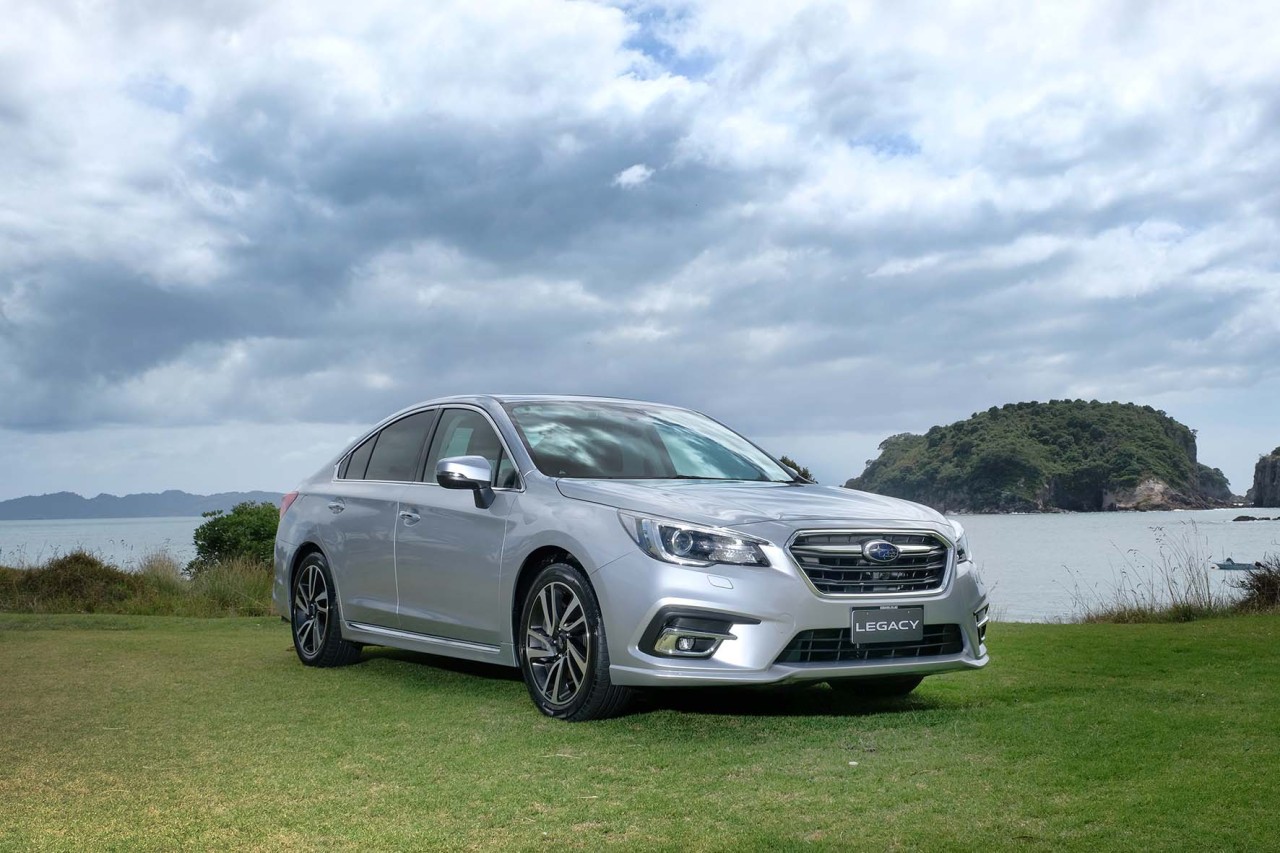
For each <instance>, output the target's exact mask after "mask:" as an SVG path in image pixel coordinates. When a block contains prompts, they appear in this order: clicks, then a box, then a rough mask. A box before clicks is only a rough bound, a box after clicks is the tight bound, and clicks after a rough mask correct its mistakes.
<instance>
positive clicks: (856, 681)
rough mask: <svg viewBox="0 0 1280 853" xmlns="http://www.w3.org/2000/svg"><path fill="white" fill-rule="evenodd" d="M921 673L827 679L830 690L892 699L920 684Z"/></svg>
mask: <svg viewBox="0 0 1280 853" xmlns="http://www.w3.org/2000/svg"><path fill="white" fill-rule="evenodd" d="M922 681H924V676H923V675H880V676H875V677H872V678H841V679H837V680H835V681H828V682H827V684H830V685H831V689H832V690H838V691H840V692H841V693H852V694H857V695H858V696H865V697H866V698H868V699H894V698H897V697H899V696H906V695H907V694H908V693H910V692H911V691H912V690H915V689H916V688H917V687H919V686H920V682H922Z"/></svg>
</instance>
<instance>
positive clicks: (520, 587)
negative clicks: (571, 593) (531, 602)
mask: <svg viewBox="0 0 1280 853" xmlns="http://www.w3.org/2000/svg"><path fill="white" fill-rule="evenodd" d="M552 563H566V564H568V565H570V566H573V567H574V568H576V569H578V571H580V572H582V577H583V579H584V580H585V581H586V582H587V584H588V585H591V578H589V577H587V572H586V570H585V569H584V568H583V566H582V561H580V560H579V559H578V558H577V557H575V556H573V553H572V552H570V551H569V550H567V549H565V548H562V547H560V546H559V545H543V546H542V547H540V548H535V549H534V550H533V551H532V552H531V553H530V554H529V556H527V557H525V558H524V562H522V563H521V564H520V571H519V572H517V573H516V582H515V584H514V585H513V586H512V589H511V613H510V617H511V648H512V651H513V652H514V651H515V649H516V648H518V646H519V642H520V611H521V609H522V608H523V607H524V597H525V594H526V593H527V592H528V591H529V587H531V586H533V579H534V578H535V577H537V576H538V572H540V571H541V570H542V569H543V568H545V567H546V566H549V565H551V564H552ZM591 591H592V592H593V593H594V592H595V587H594V586H592V590H591Z"/></svg>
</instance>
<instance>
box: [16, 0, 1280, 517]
mask: <svg viewBox="0 0 1280 853" xmlns="http://www.w3.org/2000/svg"><path fill="white" fill-rule="evenodd" d="M0 5H2V6H3V9H4V15H3V18H4V20H5V26H4V27H3V28H0V448H2V449H0V462H2V465H3V469H4V476H3V477H0V498H9V497H15V496H18V495H22V494H29V493H43V492H50V491H57V490H63V489H66V490H71V491H78V492H81V493H82V494H86V495H93V494H97V493H98V492H102V491H106V492H114V493H124V492H132V491H143V490H161V489H165V488H181V489H186V490H189V491H196V492H211V491H220V490H232V489H251V488H263V489H272V490H278V491H284V490H287V489H288V488H289V487H291V486H292V485H293V484H294V483H295V482H296V481H297V480H299V479H300V478H301V477H303V476H305V475H307V474H309V473H311V472H312V471H313V470H315V469H316V468H317V467H319V465H320V464H322V463H323V462H324V461H325V460H326V459H327V458H328V457H329V456H330V455H331V454H332V453H334V452H336V450H337V449H339V447H340V446H341V444H342V443H343V442H344V441H346V440H347V439H348V438H349V437H351V436H353V435H354V434H355V433H356V432H357V431H359V430H360V429H361V428H362V427H363V426H364V425H366V424H367V423H369V422H371V421H374V420H377V419H379V418H381V417H382V416H383V415H385V414H387V413H389V412H390V411H392V410H394V409H397V408H400V407H401V406H403V405H406V404H408V403H411V402H414V401H417V400H421V399H425V398H428V397H433V396H437V395H442V394H451V393H465V392H476V391H480V392H485V391H497V392H503V391H531V392H553V393H588V394H610V395H621V396H628V397H640V398H646V399H654V400H659V401H666V402H673V403H678V404H683V405H687V406H692V407H695V408H698V409H700V410H703V411H706V412H708V413H710V414H712V415H714V416H716V417H718V418H720V419H721V420H724V421H726V422H728V423H729V424H731V425H733V426H735V427H737V428H738V429H739V430H740V431H742V432H744V433H746V434H747V435H749V436H751V437H752V438H754V439H756V440H757V441H758V442H760V443H761V444H763V445H764V446H765V447H766V448H768V449H770V450H772V451H773V452H775V453H786V454H788V455H791V456H794V457H796V458H797V459H799V460H800V461H801V462H803V463H805V464H807V465H809V466H810V467H811V468H812V469H813V470H814V472H815V474H816V475H817V476H818V478H819V479H820V480H822V481H824V482H831V483H842V482H843V481H844V480H845V479H846V478H848V477H850V476H854V475H856V474H858V473H860V472H861V470H862V467H863V463H864V461H865V460H866V459H868V458H870V457H871V456H873V455H875V452H876V445H877V444H878V443H879V442H880V441H881V440H882V439H883V438H884V437H885V436H887V435H890V434H892V433H897V432H903V431H908V430H909V431H923V430H924V429H927V428H928V427H929V426H931V425H933V424H936V423H948V422H951V421H954V420H958V419H961V418H964V417H967V416H969V415H970V414H971V413H973V412H975V411H979V410H982V409H985V408H987V407H989V406H991V405H997V404H1002V403H1006V402H1014V401H1019V400H1048V399H1051V398H1076V397H1082V398H1086V399H1093V398H1097V399H1101V400H1121V401H1134V402H1139V403H1146V404H1150V405H1153V406H1155V407H1157V408H1161V409H1165V410H1166V411H1168V412H1169V413H1170V414H1172V415H1173V416H1175V417H1177V418H1178V419H1179V420H1182V421H1183V422H1185V423H1186V424H1188V425H1189V426H1191V427H1193V428H1195V429H1197V430H1198V431H1199V437H1200V456H1201V460H1202V461H1205V462H1207V463H1209V464H1210V465H1215V466H1219V467H1221V468H1223V470H1224V471H1225V472H1226V473H1227V475H1228V476H1229V477H1230V479H1231V482H1232V485H1233V486H1234V488H1235V489H1236V491H1238V492H1243V490H1244V489H1245V488H1246V487H1247V486H1248V483H1249V480H1250V478H1251V476H1252V467H1253V463H1254V461H1255V460H1256V459H1257V457H1258V455H1259V454H1260V453H1263V452H1266V451H1269V450H1271V449H1272V448H1273V447H1275V446H1276V445H1277V444H1280V25H1277V20H1276V12H1275V7H1274V4H1273V3H1271V2H1265V0H1264V2H1259V3H1256V4H1253V3H1246V2H1237V3H1225V4H1205V3H1199V2H1196V3H1185V4H1184V3H1177V2H1128V3H1126V2H1117V0H1104V2H1099V3H1096V4H1090V3H1086V2H1077V0H1071V2H1062V3H1036V4H1032V3H1026V2H1021V0H1019V2H1009V3H1000V2H989V3H954V4H941V3H910V2H886V3H882V4H881V3H843V4H842V3H813V4H799V3H797V4H792V3H777V2H774V0H762V2H754V0H752V2H746V0H729V2H705V3H681V2H674V3H648V2H635V3H629V2H622V3H617V4H609V3H592V2H552V1H551V0H513V2H494V0H486V2H483V3H476V2H459V3H451V2H431V3H413V2H404V3H397V2H362V3H352V2H349V0H343V2H327V0H305V2H303V0H297V2H279V3H270V2H267V3H261V2H256V0H254V2H248V0H245V2H241V0H218V2H207V3H206V2H186V3H172V2H160V0H131V2H120V3H112V2H93V0H77V1H76V2H64V1H63V0H35V2H26V0H0Z"/></svg>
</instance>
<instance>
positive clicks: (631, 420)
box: [507, 401, 792, 483]
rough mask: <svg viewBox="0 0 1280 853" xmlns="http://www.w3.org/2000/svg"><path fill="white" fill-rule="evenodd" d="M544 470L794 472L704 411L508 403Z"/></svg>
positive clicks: (766, 477) (769, 476)
mask: <svg viewBox="0 0 1280 853" xmlns="http://www.w3.org/2000/svg"><path fill="white" fill-rule="evenodd" d="M507 411H508V412H509V413H510V415H511V419H512V421H513V422H514V423H515V425H516V429H517V430H518V431H519V432H520V437H521V438H522V439H523V440H524V443H525V446H526V447H528V448H529V454H530V455H531V456H532V457H533V463H534V464H535V465H537V466H538V470H539V471H541V472H542V473H544V474H546V475H547V476H549V477H583V478H590V479H606V480H671V479H686V480H755V481H765V482H776V483H785V482H789V481H791V480H792V476H791V474H790V473H789V472H788V471H787V470H786V469H784V468H782V467H781V466H780V465H779V464H778V463H777V462H774V461H773V460H772V459H770V458H769V457H768V455H766V454H765V453H764V452H763V451H761V450H760V449H759V448H758V447H756V446H755V445H754V444H752V443H751V442H749V441H747V440H746V439H745V438H743V437H742V436H740V435H738V434H737V433H735V432H732V431H731V430H729V429H726V428H725V427H723V426H721V425H720V424H718V423H716V422H715V421H713V420H711V419H710V418H708V417H706V416H705V415H700V414H698V413H696V412H689V411H685V410H683V409H670V408H666V407H665V406H646V405H631V404H619V403H605V402H599V403H597V402H568V401H565V402H536V403H511V404H508V405H507Z"/></svg>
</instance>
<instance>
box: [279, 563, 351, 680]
mask: <svg viewBox="0 0 1280 853" xmlns="http://www.w3.org/2000/svg"><path fill="white" fill-rule="evenodd" d="M291 601H292V602H293V603H292V605H291V606H290V608H289V610H290V612H291V614H292V616H291V618H290V624H291V625H292V626H293V649H294V651H296V652H297V653H298V659H299V660H301V661H302V662H303V663H305V664H306V665H307V666H345V665H346V664H349V663H354V662H355V661H356V660H358V659H359V658H360V646H358V645H357V644H355V643H349V642H347V641H346V640H344V639H342V630H341V628H340V627H339V624H340V622H341V620H340V617H339V615H338V597H337V595H335V594H334V586H333V576H332V575H331V574H330V573H329V563H328V561H326V560H325V558H324V555H323V554H320V553H318V552H317V553H312V554H308V555H307V556H306V557H305V558H303V560H302V565H300V566H298V570H297V572H295V573H294V575H293V596H292V598H291Z"/></svg>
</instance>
